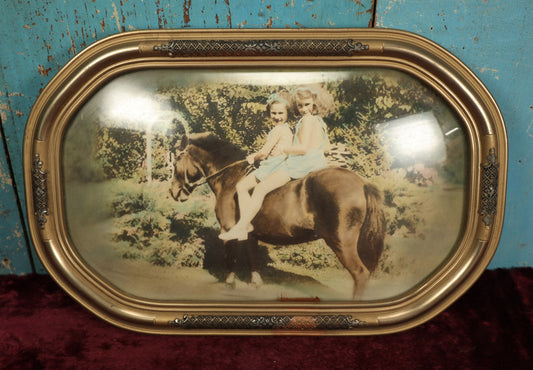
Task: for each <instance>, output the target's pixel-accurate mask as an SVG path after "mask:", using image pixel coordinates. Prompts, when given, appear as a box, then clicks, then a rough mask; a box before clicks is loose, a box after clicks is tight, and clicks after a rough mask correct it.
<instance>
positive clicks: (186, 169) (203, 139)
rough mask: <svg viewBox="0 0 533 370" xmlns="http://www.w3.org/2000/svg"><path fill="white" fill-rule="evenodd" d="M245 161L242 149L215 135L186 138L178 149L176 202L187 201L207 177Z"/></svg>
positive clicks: (173, 185)
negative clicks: (238, 161)
mask: <svg viewBox="0 0 533 370" xmlns="http://www.w3.org/2000/svg"><path fill="white" fill-rule="evenodd" d="M242 158H244V152H243V151H242V150H241V149H239V148H237V147H236V146H235V145H233V144H230V143H228V142H227V141H224V140H221V139H220V138H219V137H218V136H216V135H214V134H212V133H209V132H206V133H200V134H191V135H190V136H187V135H183V136H182V137H181V139H180V140H178V141H177V142H176V145H175V146H174V164H173V166H174V175H173V177H172V183H171V186H170V194H171V195H172V198H174V199H175V200H177V201H180V202H184V201H186V200H187V199H188V197H189V195H190V194H191V193H192V192H193V190H194V189H195V188H196V187H197V186H198V185H200V184H203V183H204V182H205V181H206V177H209V176H210V175H213V174H214V173H216V172H217V171H218V170H220V169H221V168H223V167H225V166H227V165H228V164H230V163H233V162H235V161H237V160H239V159H242Z"/></svg>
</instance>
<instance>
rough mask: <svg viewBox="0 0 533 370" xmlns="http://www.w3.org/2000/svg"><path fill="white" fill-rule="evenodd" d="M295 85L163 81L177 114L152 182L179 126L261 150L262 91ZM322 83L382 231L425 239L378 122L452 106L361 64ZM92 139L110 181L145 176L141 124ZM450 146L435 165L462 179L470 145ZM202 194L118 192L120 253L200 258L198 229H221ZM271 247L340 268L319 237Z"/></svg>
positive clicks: (445, 117) (408, 183) (156, 148)
mask: <svg viewBox="0 0 533 370" xmlns="http://www.w3.org/2000/svg"><path fill="white" fill-rule="evenodd" d="M292 87H293V86H261V85H237V84H233V83H230V82H228V83H211V84H196V85H184V86H175V87H170V88H169V87H167V88H161V89H159V90H158V91H157V94H158V96H160V97H163V98H164V99H167V100H168V101H169V102H170V106H171V109H173V110H174V111H175V112H176V113H179V116H180V117H181V118H180V119H174V120H173V121H172V123H171V127H170V129H169V133H168V134H167V135H162V134H157V133H154V135H153V140H152V156H153V160H152V178H153V179H154V180H158V182H159V181H167V180H168V179H169V177H170V171H169V163H168V153H169V151H171V150H172V148H173V146H174V144H175V143H176V141H177V140H178V138H179V136H180V135H181V133H183V132H185V131H187V132H204V131H211V132H213V133H215V134H216V135H218V136H219V137H221V138H223V139H226V140H228V141H231V142H232V143H234V144H236V145H237V146H239V147H241V148H243V149H244V150H246V151H248V152H252V151H255V150H257V149H258V148H259V147H260V146H261V145H262V144H263V143H264V140H265V137H266V133H267V132H268V131H269V130H270V128H271V123H270V122H269V119H268V118H267V117H266V116H265V101H266V97H267V96H269V95H270V94H271V93H273V92H275V91H279V90H280V89H281V88H288V89H290V88H292ZM323 87H324V88H326V89H327V90H328V91H329V92H330V93H331V94H332V95H333V98H334V100H335V102H336V104H337V109H336V112H335V113H334V114H332V115H330V116H329V117H324V119H325V121H326V123H327V125H328V129H329V136H330V141H331V143H333V144H335V143H342V144H344V147H345V148H347V149H348V151H349V152H350V153H351V155H352V156H351V158H350V159H349V162H348V164H349V166H350V167H351V169H352V170H354V171H355V172H357V173H359V174H361V175H362V176H363V177H365V178H367V179H368V180H369V181H370V182H372V183H374V184H376V185H378V187H379V188H380V189H381V190H382V191H383V193H384V197H385V215H386V219H387V225H388V226H387V227H388V229H387V232H388V234H389V235H403V236H416V237H423V236H422V234H421V231H420V230H421V228H422V226H423V224H424V216H423V215H422V214H421V209H422V207H421V200H420V197H419V196H418V195H417V194H419V193H417V192H418V191H419V188H418V187H417V185H415V184H414V182H415V181H416V179H414V178H412V177H409V176H407V175H408V171H403V172H402V171H397V170H398V168H395V166H396V167H398V164H395V163H394V158H391V156H390V154H389V153H387V151H386V149H385V146H384V145H383V143H382V142H381V138H380V133H379V132H378V130H377V127H378V126H380V124H381V123H385V122H387V121H389V120H393V119H397V118H401V117H403V116H405V115H411V114H417V113H421V112H426V111H433V112H434V114H435V116H436V117H437V119H438V120H439V122H440V123H441V125H443V126H445V125H446V124H447V123H449V122H451V121H452V120H453V119H454V118H453V117H451V116H453V114H450V113H449V112H448V111H446V110H449V109H448V108H446V107H445V106H444V105H442V103H441V101H440V98H439V97H438V96H436V95H435V94H434V92H432V91H431V90H430V89H428V88H427V87H426V86H424V85H423V84H422V83H421V82H420V81H418V80H416V79H414V78H412V77H411V76H408V75H407V74H402V73H399V72H395V71H392V70H391V71H383V70H380V71H378V70H364V71H361V72H356V73H353V74H352V75H351V76H350V77H349V78H347V79H345V80H342V81H336V82H329V83H327V84H325V85H324V86H323ZM176 116H178V114H177V115H176ZM450 117H451V118H450ZM290 123H292V124H294V123H295V122H294V120H292V121H291V122H290ZM94 145H95V150H94V151H93V152H94V156H95V158H97V160H98V161H99V163H100V164H101V168H102V172H103V174H104V175H105V177H106V178H107V179H113V178H117V179H131V180H134V182H136V183H138V182H139V180H141V181H142V179H143V178H145V177H146V173H145V172H146V171H145V170H144V169H143V166H145V164H144V162H145V161H146V134H145V133H144V132H141V131H138V130H133V129H128V130H125V129H120V128H114V127H103V126H101V127H99V128H98V130H97V133H96V142H95V144H94ZM446 145H447V151H448V156H447V158H448V159H447V160H446V161H445V162H444V163H442V165H441V166H440V167H438V168H436V170H438V171H439V174H440V175H442V176H443V178H444V179H446V180H447V181H451V182H456V183H461V181H464V177H465V175H464V174H465V163H464V160H463V159H464V148H465V147H466V145H465V143H464V140H463V139H462V138H456V139H454V140H448V142H447V143H446ZM128 182H130V181H128ZM131 183H133V182H131ZM137 186H139V185H138V184H137ZM163 192H164V193H166V189H165V190H164V191H163ZM163 192H161V193H163ZM208 193H210V191H209V190H208V188H207V187H204V188H203V189H199V190H197V191H196V192H195V194H196V196H197V197H198V199H197V200H198V201H193V200H189V201H188V202H186V203H184V204H182V205H181V206H180V207H181V209H180V212H179V213H178V212H176V211H175V210H174V209H172V208H171V207H169V205H168V200H165V199H164V198H163V196H162V195H161V194H160V193H158V192H157V191H155V192H154V191H150V192H146V193H143V192H142V190H139V188H138V187H137V188H132V189H126V190H124V191H121V192H118V193H117V194H116V196H115V199H114V201H113V202H112V205H111V206H112V213H113V215H114V216H115V217H116V218H117V223H116V227H117V230H118V231H117V232H116V233H115V236H114V239H115V241H117V244H118V245H119V247H120V248H121V250H122V251H123V256H124V257H125V258H135V259H137V258H143V259H146V260H148V261H150V262H151V263H153V264H157V265H161V266H174V265H179V266H202V265H203V258H204V255H205V246H204V245H203V241H202V240H201V239H199V237H198V235H200V234H201V233H202V231H204V230H205V228H212V227H217V226H216V221H215V217H214V214H213V209H212V208H213V205H212V204H209V203H206V202H204V200H205V199H207V194H208ZM147 194H149V196H147ZM273 254H274V255H276V257H275V259H276V260H277V261H278V262H279V263H281V264H290V265H292V266H300V267H302V268H306V269H318V268H322V267H332V266H339V262H338V259H337V258H336V256H335V255H334V254H333V253H332V252H331V250H329V248H328V247H327V246H325V245H324V243H310V244H305V245H298V246H292V247H290V248H279V249H278V248H275V249H274V250H273Z"/></svg>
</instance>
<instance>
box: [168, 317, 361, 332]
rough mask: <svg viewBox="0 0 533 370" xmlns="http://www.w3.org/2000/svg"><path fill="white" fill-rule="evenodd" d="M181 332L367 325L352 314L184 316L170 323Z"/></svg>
mask: <svg viewBox="0 0 533 370" xmlns="http://www.w3.org/2000/svg"><path fill="white" fill-rule="evenodd" d="M168 324H169V325H170V326H174V327H178V328H181V329H225V330H228V329H246V330H257V329H259V330H282V329H284V330H287V329H292V330H317V329H318V330H349V329H354V328H359V327H364V326H366V325H367V323H366V322H365V321H361V320H358V319H353V318H352V316H349V315H316V316H311V315H309V316H289V315H271V316H253V315H252V316H251V315H198V316H189V315H183V318H182V319H179V318H176V319H174V320H172V321H169V322H168Z"/></svg>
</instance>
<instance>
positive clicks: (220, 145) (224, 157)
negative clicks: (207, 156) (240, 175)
mask: <svg viewBox="0 0 533 370" xmlns="http://www.w3.org/2000/svg"><path fill="white" fill-rule="evenodd" d="M189 144H192V145H195V146H197V147H199V148H202V149H203V150H205V151H207V152H209V153H211V154H212V155H213V159H214V160H215V165H216V166H217V167H220V166H225V165H228V164H230V163H233V162H236V161H238V160H241V159H243V158H244V157H245V152H244V151H243V150H242V149H240V148H239V147H237V146H236V145H234V144H232V143H230V142H228V141H226V140H223V139H221V138H219V137H218V136H216V135H215V134H213V133H211V132H204V133H200V134H190V136H189Z"/></svg>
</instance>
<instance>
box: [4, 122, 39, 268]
mask: <svg viewBox="0 0 533 370" xmlns="http://www.w3.org/2000/svg"><path fill="white" fill-rule="evenodd" d="M2 120H3V119H2ZM20 216H21V215H20V214H19V208H18V206H17V199H16V196H15V191H14V189H13V179H12V177H11V174H10V172H9V166H8V163H7V158H6V151H5V148H4V141H3V140H2V134H1V131H0V262H1V263H0V274H16V275H20V274H24V273H27V272H31V271H32V269H31V263H30V259H29V256H28V249H27V247H26V243H25V238H24V229H23V227H22V222H21V217H20Z"/></svg>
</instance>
